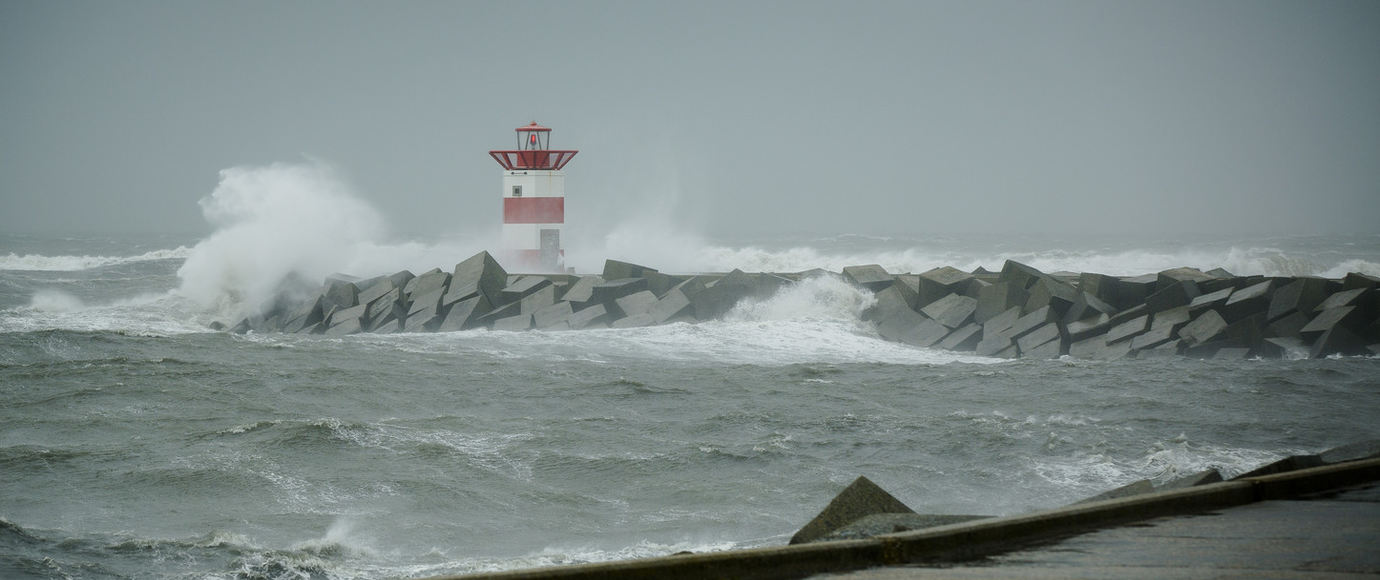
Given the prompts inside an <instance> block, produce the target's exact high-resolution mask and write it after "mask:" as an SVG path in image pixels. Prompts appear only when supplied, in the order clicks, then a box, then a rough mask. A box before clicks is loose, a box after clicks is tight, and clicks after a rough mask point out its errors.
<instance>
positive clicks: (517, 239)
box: [489, 121, 579, 272]
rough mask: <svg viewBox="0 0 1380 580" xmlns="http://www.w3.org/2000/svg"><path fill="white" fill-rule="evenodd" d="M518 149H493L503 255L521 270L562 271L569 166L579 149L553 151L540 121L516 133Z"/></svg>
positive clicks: (492, 155)
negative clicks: (499, 170) (499, 174)
mask: <svg viewBox="0 0 1380 580" xmlns="http://www.w3.org/2000/svg"><path fill="white" fill-rule="evenodd" d="M516 130H517V137H518V146H517V149H503V150H496V151H490V152H489V156H491V157H493V158H494V160H495V161H497V162H498V164H499V165H502V166H503V169H504V172H503V254H504V256H505V257H506V259H507V260H508V261H509V262H511V263H512V264H513V265H515V266H516V267H518V268H525V269H530V270H541V271H546V272H556V271H560V270H561V269H562V268H563V267H564V261H565V260H564V254H565V250H563V249H562V248H561V228H563V227H564V226H565V172H564V171H561V169H562V168H563V167H565V164H566V163H570V160H571V159H572V158H574V157H575V154H576V153H579V151H573V150H566V151H558V150H552V149H550V148H549V147H548V146H549V145H550V138H551V129H549V128H547V127H543V126H541V125H538V124H537V123H536V121H533V122H532V124H530V125H527V126H526V127H518V128H517V129H516Z"/></svg>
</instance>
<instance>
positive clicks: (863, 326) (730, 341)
mask: <svg viewBox="0 0 1380 580" xmlns="http://www.w3.org/2000/svg"><path fill="white" fill-rule="evenodd" d="M872 300H874V298H872V297H871V296H870V295H869V294H868V293H866V292H864V291H861V290H858V289H856V288H854V287H852V286H850V285H848V284H846V283H844V282H842V281H839V280H837V279H834V278H832V277H820V278H810V279H807V280H805V281H802V282H801V283H799V284H796V285H794V286H788V287H786V288H784V289H783V290H781V291H780V292H778V293H777V294H776V295H774V296H772V297H771V298H768V299H766V300H761V301H748V302H745V303H743V304H740V305H739V306H737V307H735V309H734V310H732V311H731V312H730V313H729V314H728V315H727V316H726V317H725V319H724V320H717V321H710V322H703V323H698V324H688V323H675V324H668V325H663V326H651V327H644V328H626V329H597V330H576V331H550V332H548V331H526V332H490V331H483V330H478V331H465V332H454V333H438V334H395V335H372V336H360V337H349V338H350V339H355V340H367V341H374V342H379V343H387V344H392V345H394V347H395V348H400V349H403V350H412V351H416V352H423V353H461V352H474V351H482V352H486V353H488V354H489V355H491V356H501V357H506V358H513V359H522V358H538V359H542V360H549V361H560V360H588V359H590V357H591V356H592V355H591V354H590V353H598V355H597V356H598V357H599V359H601V360H608V359H617V358H622V357H627V358H633V359H654V360H666V361H682V362H714V363H716V364H758V365H767V366H780V365H790V364H805V363H816V362H818V363H840V364H841V363H890V364H948V363H954V362H971V363H996V362H1001V361H999V359H992V358H987V357H978V356H972V355H962V354H957V353H953V352H948V351H941V350H931V349H923V348H915V347H912V346H908V345H904V344H899V343H894V342H889V341H886V340H883V339H882V338H881V337H879V336H878V335H877V333H876V330H875V328H874V327H873V326H872V325H871V324H870V323H867V322H863V321H861V320H859V319H858V315H859V313H861V312H862V310H863V309H865V308H866V307H867V306H868V305H869V304H870V303H871V301H872Z"/></svg>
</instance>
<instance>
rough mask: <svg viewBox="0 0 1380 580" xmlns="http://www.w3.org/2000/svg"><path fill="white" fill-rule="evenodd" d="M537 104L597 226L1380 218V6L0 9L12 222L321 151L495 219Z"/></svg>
mask: <svg viewBox="0 0 1380 580" xmlns="http://www.w3.org/2000/svg"><path fill="white" fill-rule="evenodd" d="M533 120H536V121H538V122H540V123H542V124H543V125H546V126H548V127H552V128H553V133H552V140H551V142H552V146H553V147H554V148H574V149H579V150H580V154H579V155H578V156H577V157H576V158H575V160H574V161H573V162H572V163H571V164H570V165H569V166H568V167H567V168H566V173H567V178H566V193H567V198H568V199H567V207H568V210H567V221H575V220H583V221H584V222H586V224H587V225H588V224H602V225H604V226H606V225H607V224H611V223H615V222H617V221H618V220H627V219H636V218H637V217H638V216H640V215H644V214H645V213H647V212H657V211H661V212H663V213H665V214H669V215H672V216H674V219H676V220H679V221H681V222H683V224H684V225H685V227H688V228H694V229H696V230H697V231H702V232H704V233H706V234H709V235H722V234H733V233H742V232H750V233H753V234H755V235H756V234H760V235H770V234H772V233H786V232H796V233H798V232H821V233H845V232H847V233H870V234H891V233H910V234H919V233H923V232H926V231H936V232H951V233H981V232H993V233H1002V232H1025V233H1038V232H1058V231H1078V232H1092V233H1107V232H1139V233H1146V232H1158V231H1165V232H1168V233H1171V234H1173V233H1191V232H1218V231H1220V232H1225V233H1232V232H1237V233H1272V232H1287V233H1325V232H1377V231H1380V225H1377V224H1380V2H1375V1H1372V0H1362V1H1356V2H1338V1H1296V0H1290V1H1284V2H1271V1H1263V0H1246V1H1225V0H1214V1H1192V2H1174V1H1163V0H1153V1H1151V0H1145V1H1138V2H1126V1H1112V0H1100V1H1091V0H1089V1H1075V2H1062V1H1040V2H1025V1H1014V0H1011V1H999V2H972V1H962V2H959V1H952V2H922V1H907V2H896V3H884V2H796V1H792V2H700V1H696V2H669V1H668V2H654V1H631V2H585V1H562V2H479V1H473V2H458V1H457V2H348V1H328V2H313V1H292V2H239V1H236V2H230V1H224V2H183V1H172V0H169V1H165V2H140V1H129V0H122V1H119V2H102V1H47V0H39V1H30V0H5V1H4V2H0V135H3V138H0V229H3V230H4V231H7V232H46V233H67V232H70V233H81V232H102V231H133V232H146V231H147V232H169V231H171V232H190V233H195V232H202V231H207V230H209V227H210V226H208V225H207V224H206V221H205V219H203V217H202V215H201V210H200V207H199V206H198V204H197V201H198V200H199V199H201V198H203V197H205V196H207V195H208V194H210V193H211V192H212V191H213V190H214V189H215V187H216V185H217V182H218V180H219V172H220V170H222V169H225V168H229V167H235V166H262V165H268V164H272V163H276V162H288V163H301V162H308V160H310V159H316V160H321V161H322V162H325V163H329V164H330V165H331V166H333V167H334V168H335V169H336V170H337V171H339V173H340V175H342V176H343V179H344V180H345V181H346V182H348V183H349V184H350V185H351V186H352V187H353V189H354V190H355V191H356V192H357V194H358V195H359V196H360V197H362V198H364V199H365V200H366V201H367V202H368V203H369V204H371V205H373V206H375V207H376V208H378V209H379V211H380V212H382V214H383V215H384V218H385V219H386V221H387V222H388V224H389V225H390V226H391V227H392V230H393V231H394V232H396V233H397V234H398V235H417V236H434V235H447V234H452V233H456V232H463V231H465V230H467V229H474V228H485V227H493V225H494V224H495V223H496V222H497V220H498V204H499V202H498V198H499V197H500V195H501V192H500V180H501V169H500V168H499V166H498V165H497V164H496V163H494V161H493V160H492V159H490V158H489V157H488V155H487V151H488V150H489V149H496V148H506V147H510V146H511V145H512V143H513V142H514V134H513V129H514V128H515V127H518V126H519V125H524V124H526V123H528V122H530V121H533ZM303 219H310V216H304V217H303ZM601 227H602V226H601Z"/></svg>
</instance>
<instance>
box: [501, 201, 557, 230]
mask: <svg viewBox="0 0 1380 580" xmlns="http://www.w3.org/2000/svg"><path fill="white" fill-rule="evenodd" d="M503 223H505V224H563V223H565V198H564V197H505V198H503Z"/></svg>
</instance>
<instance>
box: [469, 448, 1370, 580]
mask: <svg viewBox="0 0 1380 580" xmlns="http://www.w3.org/2000/svg"><path fill="white" fill-rule="evenodd" d="M1378 480H1380V459H1368V460H1362V461H1353V462H1349V463H1341V464H1336V465H1328V466H1323V467H1315V468H1311V469H1303V470H1299V471H1292V472H1287V473H1279V474H1274V475H1264V476H1260V477H1251V478H1244V479H1236V480H1232V481H1225V482H1221V483H1213V484H1207V485H1202V486H1197V487H1190V488H1185V489H1175V490H1168V491H1162V492H1156V493H1149V494H1144V495H1138V496H1132V497H1125V498H1118V499H1109V500H1104V501H1097V502H1091V503H1082V504H1075V505H1072V506H1068V507H1063V508H1058V509H1053V510H1046V511H1041V512H1035V513H1031V514H1025V515H1019V516H1011V517H1004V518H991V519H984V520H976V521H973V522H967V523H960V524H953V525H948V526H940V527H935V528H927V529H923V530H915V531H911V532H902V533H897V534H888V535H883V536H876V537H873V538H869V539H865V540H849V541H838V542H820V543H815V544H802V545H795V546H782V547H772V548H758V549H751V550H733V551H726V552H713V553H706V554H687V555H679V556H666V557H661V558H648V559H644V560H632V561H622V562H604V563H597V564H585V565H577V566H564V567H554V568H540V569H532V570H514V571H510V572H500V573H494V574H478V575H473V576H465V578H492V579H500V578H502V579H516V578H614V579H619V578H747V579H766V578H773V579H775V578H780V579H787V578H819V579H824V578H829V579H833V578H850V579H854V580H882V579H892V578H1069V577H1073V578H1089V577H1096V578H1104V577H1129V578H1202V577H1242V578H1281V577H1289V578H1300V577H1302V578H1343V577H1349V576H1352V575H1373V574H1377V573H1380V556H1377V555H1376V554H1375V553H1374V552H1377V551H1376V550H1374V549H1373V548H1374V546H1377V545H1380V503H1377V501H1376V499H1377V495H1380V494H1377V492H1376V491H1375V488H1374V487H1369V486H1372V485H1374V482H1376V481H1378ZM1356 486H1362V488H1363V489H1360V490H1348V491H1345V492H1343V493H1334V494H1330V495H1329V494H1328V492H1335V491H1336V490H1340V489H1346V488H1352V487H1356ZM1318 494H1324V495H1321V496H1319V495H1318Z"/></svg>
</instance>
